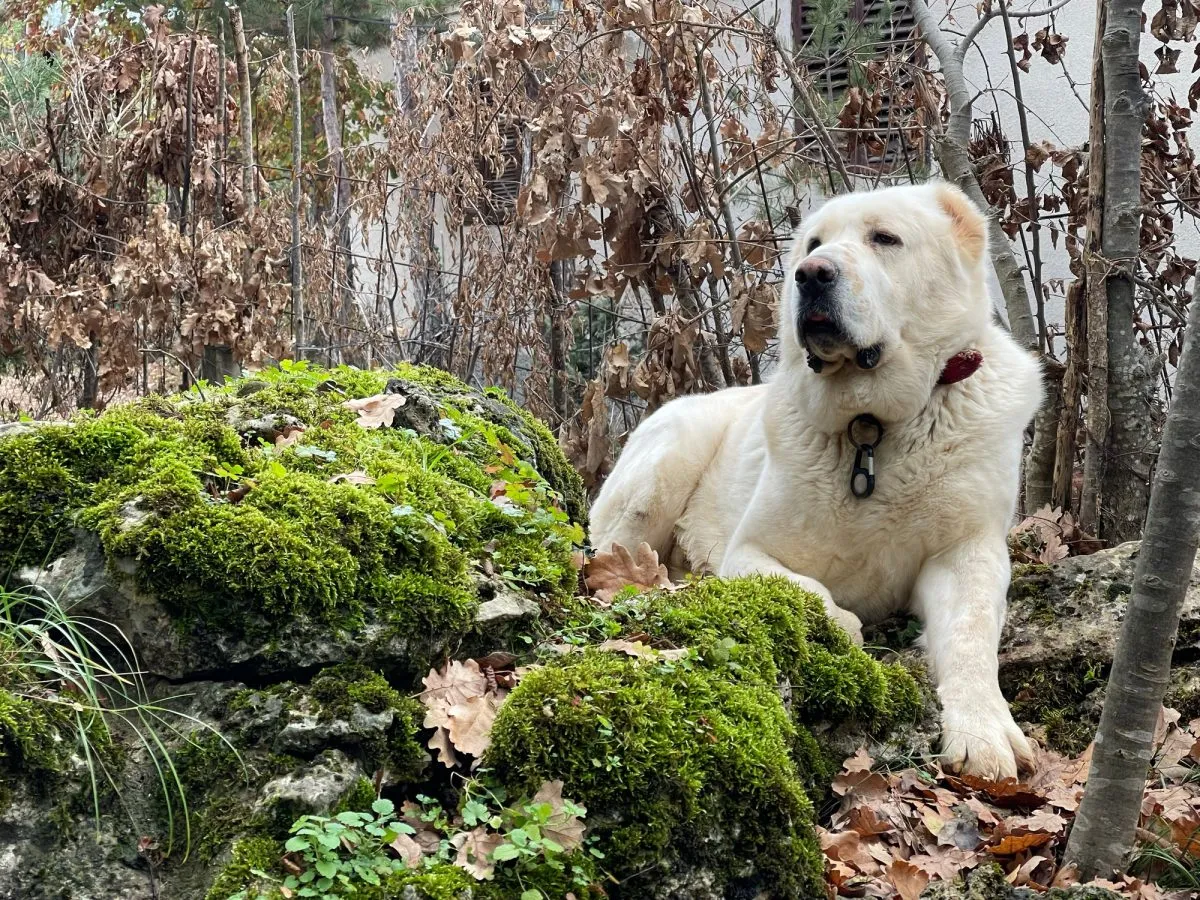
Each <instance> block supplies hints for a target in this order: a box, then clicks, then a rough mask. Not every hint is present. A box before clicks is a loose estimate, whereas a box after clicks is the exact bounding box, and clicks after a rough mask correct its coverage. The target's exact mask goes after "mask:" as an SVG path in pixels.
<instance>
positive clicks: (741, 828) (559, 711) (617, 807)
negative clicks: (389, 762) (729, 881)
mask: <svg viewBox="0 0 1200 900" xmlns="http://www.w3.org/2000/svg"><path fill="white" fill-rule="evenodd" d="M793 736H794V726H793V725H792V723H791V722H790V721H788V717H787V715H786V713H785V712H784V710H783V707H782V705H781V704H780V702H779V698H778V696H777V695H776V694H775V692H774V690H773V689H772V688H771V687H769V686H767V685H765V684H762V683H748V682H746V683H738V682H737V681H733V680H730V679H728V678H726V677H725V676H724V674H723V673H720V672H715V671H712V670H706V669H701V668H696V669H692V670H688V669H686V668H683V667H673V668H671V669H670V670H669V671H663V670H662V669H661V668H660V667H657V666H655V665H654V664H653V663H648V662H643V661H639V660H633V659H627V658H623V657H620V656H616V655H614V654H608V653H599V652H594V651H589V652H586V653H584V654H582V655H580V656H579V657H573V658H569V659H566V660H563V661H561V662H558V663H555V664H552V665H550V666H547V667H546V668H543V669H539V670H535V671H532V672H530V673H529V674H527V675H526V677H525V678H524V679H523V680H522V682H521V684H520V686H519V687H518V688H517V689H516V690H515V691H514V692H513V693H512V695H511V696H510V697H509V698H508V700H507V702H506V703H505V705H504V706H503V707H502V708H501V710H500V713H499V715H498V717H497V720H496V724H495V726H494V728H493V731H492V746H491V748H490V749H489V751H488V753H487V756H486V759H485V763H486V765H488V766H490V767H491V768H492V769H493V770H494V771H495V773H496V775H497V777H498V778H500V780H501V781H503V782H505V783H507V784H510V785H516V786H519V787H520V789H523V790H527V791H533V790H535V789H536V788H537V786H538V785H540V784H541V783H542V782H543V781H545V780H547V779H562V780H563V781H564V784H565V787H564V793H565V794H568V795H569V796H571V797H572V798H573V799H577V800H578V801H579V802H581V803H582V804H583V805H585V806H586V807H587V808H588V810H589V815H588V820H589V823H590V824H593V825H594V826H595V832H594V833H598V834H600V835H601V837H602V841H603V846H604V847H605V852H606V853H607V857H608V858H607V860H606V862H605V865H606V867H608V868H609V869H610V870H611V871H612V872H613V874H614V875H615V876H616V877H617V878H618V879H624V878H628V877H630V876H632V875H634V874H635V873H639V872H641V873H644V874H643V876H642V877H644V878H646V879H648V880H646V881H641V882H639V883H640V884H641V885H642V886H644V885H646V884H648V883H651V882H652V880H653V878H654V877H655V876H654V874H653V873H654V871H655V870H656V869H657V868H658V866H659V865H660V864H663V863H668V864H669V862H670V860H671V858H672V857H673V856H678V857H681V858H686V859H689V860H690V861H691V862H693V863H697V864H704V865H706V866H709V867H712V868H714V869H716V870H718V871H719V872H721V873H722V874H724V875H726V876H728V873H729V871H730V870H732V869H734V868H735V867H736V866H737V865H738V864H739V862H741V863H746V862H753V863H754V864H755V865H756V867H758V868H759V869H760V870H762V871H765V872H768V873H770V876H771V877H772V879H773V881H774V882H775V884H776V887H777V890H779V891H780V892H781V893H782V894H783V895H785V896H793V897H803V896H816V895H817V892H818V890H819V884H820V875H821V863H820V851H819V848H818V846H817V843H816V838H815V835H814V833H813V831H812V824H811V821H812V806H811V803H810V802H809V799H808V797H807V796H806V795H805V792H804V788H803V785H802V783H801V781H800V779H799V776H798V774H797V772H796V769H795V765H794V763H793V761H792V759H791V756H790V754H789V749H790V746H791V743H792V740H793ZM717 831H720V832H725V833H726V834H725V837H726V839H728V838H729V837H731V836H732V835H733V834H736V835H737V838H736V840H735V841H734V844H735V846H732V847H731V846H730V845H729V843H726V842H725V841H720V840H713V838H714V836H715V834H714V833H715V832H717ZM630 890H631V891H632V893H631V894H630V895H629V896H636V887H635V885H633V884H631V885H630Z"/></svg>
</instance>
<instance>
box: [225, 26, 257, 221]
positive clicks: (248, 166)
mask: <svg viewBox="0 0 1200 900" xmlns="http://www.w3.org/2000/svg"><path fill="white" fill-rule="evenodd" d="M229 23H230V25H232V26H233V53H234V56H235V57H236V59H237V73H238V90H239V92H240V94H241V107H242V108H241V109H240V110H238V118H239V120H240V121H241V123H242V194H243V195H244V198H245V203H246V208H247V209H250V208H252V207H254V206H255V205H257V203H258V173H257V172H256V171H255V169H254V96H253V93H252V92H251V90H250V49H249V47H248V46H247V45H246V29H245V27H244V26H243V24H242V11H241V9H239V8H238V7H237V6H232V5H231V6H230V7H229Z"/></svg>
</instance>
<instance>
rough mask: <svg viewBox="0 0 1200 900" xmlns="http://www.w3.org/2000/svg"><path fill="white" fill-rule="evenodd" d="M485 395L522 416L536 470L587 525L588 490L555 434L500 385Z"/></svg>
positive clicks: (570, 511)
mask: <svg viewBox="0 0 1200 900" xmlns="http://www.w3.org/2000/svg"><path fill="white" fill-rule="evenodd" d="M487 395H488V396H489V397H493V398H495V399H496V400H499V401H500V402H501V403H503V404H504V405H505V406H507V407H508V408H509V409H510V410H512V411H513V412H514V413H515V414H516V415H518V416H520V417H521V419H522V421H523V422H524V424H525V434H526V436H527V437H528V439H529V443H530V444H531V445H532V446H531V449H532V450H533V453H534V456H535V457H536V460H537V463H536V464H537V467H538V471H540V472H541V473H542V476H543V477H544V478H545V479H546V480H547V481H548V482H550V484H551V485H552V486H553V487H554V489H555V490H556V491H558V492H559V493H560V494H562V497H563V501H564V502H565V504H566V509H567V512H568V513H570V514H571V518H572V519H574V520H575V521H576V522H578V523H579V524H581V525H587V506H588V504H587V490H586V489H585V488H584V484H583V477H582V476H581V475H580V474H579V473H578V472H577V471H576V470H575V467H574V466H572V465H571V464H570V463H569V462H568V461H567V459H566V457H565V456H563V453H562V451H561V450H560V449H559V446H558V441H557V440H555V438H554V434H553V433H552V432H551V431H550V429H549V428H547V427H546V425H545V423H544V422H542V421H541V420H539V419H538V418H537V417H535V416H534V415H533V414H532V413H530V412H529V411H528V410H526V409H523V408H521V407H520V406H518V405H517V404H516V403H515V402H513V400H512V398H511V397H509V396H508V394H506V393H504V391H502V390H500V389H499V388H488V390H487Z"/></svg>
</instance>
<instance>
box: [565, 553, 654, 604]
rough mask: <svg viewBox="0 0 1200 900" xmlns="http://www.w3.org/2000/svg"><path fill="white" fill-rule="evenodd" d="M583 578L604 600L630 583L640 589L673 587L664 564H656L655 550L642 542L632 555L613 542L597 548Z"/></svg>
mask: <svg viewBox="0 0 1200 900" xmlns="http://www.w3.org/2000/svg"><path fill="white" fill-rule="evenodd" d="M586 581H587V586H588V587H589V588H591V589H592V591H594V592H595V594H596V597H597V599H599V600H601V601H602V602H604V603H608V602H610V601H611V600H612V598H613V596H614V595H615V594H616V593H617V592H618V591H620V590H622V589H624V588H626V587H629V586H631V585H632V586H633V587H636V588H640V589H642V590H645V589H648V588H656V587H659V588H672V587H674V585H673V584H671V579H670V578H669V577H668V576H667V567H666V566H664V565H662V564H661V563H659V561H658V553H657V552H656V551H655V550H654V548H653V547H651V546H650V545H649V544H647V543H646V542H645V541H643V542H642V543H640V544H638V547H637V554H636V556H635V555H634V554H632V553H630V552H629V550H628V549H626V548H625V547H622V546H621V545H620V544H613V545H612V550H609V551H604V550H601V551H599V552H598V553H597V554H596V555H595V556H593V557H592V558H591V560H589V561H588V564H587V569H586Z"/></svg>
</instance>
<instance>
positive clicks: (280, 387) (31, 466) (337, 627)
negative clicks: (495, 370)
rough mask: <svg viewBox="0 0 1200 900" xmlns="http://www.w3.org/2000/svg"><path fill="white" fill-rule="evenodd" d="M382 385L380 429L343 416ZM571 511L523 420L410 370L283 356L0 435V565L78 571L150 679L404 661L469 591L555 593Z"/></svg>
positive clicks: (64, 580)
mask: <svg viewBox="0 0 1200 900" xmlns="http://www.w3.org/2000/svg"><path fill="white" fill-rule="evenodd" d="M385 392H386V393H388V394H391V395H399V396H400V397H402V398H403V401H404V404H403V405H402V406H400V407H399V409H398V410H397V411H396V412H397V416H396V420H395V422H394V423H393V427H377V428H367V427H363V426H361V425H359V424H358V423H357V421H356V418H357V413H356V412H355V410H354V409H352V408H349V407H348V406H347V401H350V400H354V399H362V398H366V397H371V396H375V395H379V394H383V393H385ZM582 519H583V493H582V485H581V482H580V481H579V478H578V476H577V475H575V474H574V472H573V471H572V470H571V468H570V466H569V464H568V463H567V461H566V459H565V457H563V455H562V453H561V452H560V451H559V450H558V448H557V446H556V445H555V444H554V442H553V439H552V438H551V436H550V434H549V432H548V431H547V430H546V429H545V427H544V426H542V425H541V424H540V423H538V422H537V421H536V420H535V419H534V418H533V417H532V416H530V415H528V414H527V413H525V412H524V411H522V410H520V409H519V408H517V407H516V406H515V405H514V404H512V403H511V401H509V400H507V398H505V397H503V395H502V394H500V393H498V392H495V391H489V392H487V393H481V392H477V391H472V390H470V389H469V388H467V387H466V386H465V385H463V384H462V383H461V382H458V381H457V380H455V379H454V378H452V377H451V376H449V375H447V374H446V373H443V372H438V371H436V370H432V369H424V368H418V367H412V366H401V367H400V368H399V369H397V370H395V371H392V372H364V371H359V370H356V369H351V368H344V367H343V368H338V369H333V370H321V369H317V368H313V367H310V366H308V365H305V364H291V365H286V366H285V367H284V368H281V369H272V370H268V371H263V372H259V373H256V375H255V376H254V378H253V379H245V380H241V381H236V380H235V381H230V382H229V383H228V384H226V385H224V386H221V387H214V386H207V387H204V388H202V389H199V388H197V389H193V390H192V391H190V392H188V393H187V394H183V395H180V396H176V397H171V398H162V397H152V398H148V399H145V400H141V401H138V402H135V403H132V404H128V405H123V406H118V407H114V408H111V409H109V410H107V411H106V412H104V413H102V414H100V415H98V416H96V415H81V416H79V417H78V418H76V419H75V420H74V421H72V422H70V423H69V424H62V425H42V426H40V427H38V428H35V429H31V430H22V431H20V432H17V433H15V434H13V435H11V436H9V437H5V438H3V439H0V570H3V571H6V572H10V571H19V572H20V573H21V574H22V576H23V577H24V578H25V579H27V580H30V581H33V580H38V581H40V582H41V583H43V584H46V583H50V584H52V585H53V586H55V587H58V588H60V589H63V590H70V589H71V588H70V585H72V584H76V585H77V584H80V583H87V584H88V585H89V587H90V588H91V590H89V595H90V596H91V597H92V599H90V600H89V601H85V602H88V603H90V604H91V606H92V608H93V609H94V611H95V612H96V613H97V614H98V615H101V616H104V617H106V618H107V619H108V620H109V621H112V622H113V623H114V624H116V625H118V626H120V627H122V628H123V629H126V630H127V633H129V634H130V635H131V637H132V638H133V640H134V644H135V647H136V649H137V650H139V652H141V654H142V656H143V658H144V659H146V660H147V661H148V662H149V663H150V664H151V665H152V666H154V667H155V671H156V672H157V673H159V674H163V675H166V676H169V677H172V678H180V677H184V676H196V675H203V674H205V673H208V672H221V673H223V674H227V673H230V672H236V673H237V674H238V675H240V676H246V675H248V674H249V675H253V674H255V673H258V674H260V675H262V674H269V675H271V676H272V677H277V676H280V675H290V674H292V673H293V672H296V671H300V670H304V669H308V670H311V669H314V668H316V667H318V666H322V665H328V664H332V663H337V662H341V661H344V660H346V659H353V658H360V659H362V660H363V661H365V662H367V663H368V664H371V665H377V664H382V665H386V666H389V667H391V668H392V669H395V670H404V671H405V672H407V673H408V674H410V675H411V674H413V673H415V672H418V671H420V670H421V669H422V668H424V667H425V666H426V665H427V664H428V663H429V662H430V660H432V659H434V658H436V657H438V656H440V655H441V654H442V653H443V652H444V651H445V649H446V648H448V647H450V646H452V645H458V644H459V643H460V642H461V641H463V640H465V639H468V638H469V635H470V633H471V632H472V630H473V627H474V622H475V615H476V612H477V610H478V608H479V606H480V604H481V603H486V602H489V601H491V600H492V599H493V598H494V597H496V596H498V595H501V594H506V595H511V594H513V593H516V594H518V595H519V596H521V597H523V598H526V604H527V608H528V609H531V610H533V611H534V612H536V610H537V608H538V605H541V606H544V607H549V608H557V606H559V605H560V604H561V603H562V602H563V601H564V600H566V599H567V598H568V597H570V596H571V594H572V593H573V591H574V588H575V585H576V580H577V573H576V570H575V568H574V567H573V565H572V551H573V548H574V547H575V546H576V544H578V543H580V542H582V539H583V532H582V528H581V526H580V525H579V524H578V523H579V522H580V521H581V520H582ZM47 564H48V565H47ZM43 566H45V568H41V567H43ZM101 567H102V568H103V571H102V572H101V571H98V570H100V569H101ZM98 585H99V586H100V587H103V588H104V589H103V590H96V589H95V588H96V587H97V586H98Z"/></svg>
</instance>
